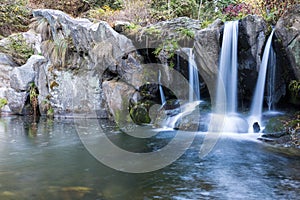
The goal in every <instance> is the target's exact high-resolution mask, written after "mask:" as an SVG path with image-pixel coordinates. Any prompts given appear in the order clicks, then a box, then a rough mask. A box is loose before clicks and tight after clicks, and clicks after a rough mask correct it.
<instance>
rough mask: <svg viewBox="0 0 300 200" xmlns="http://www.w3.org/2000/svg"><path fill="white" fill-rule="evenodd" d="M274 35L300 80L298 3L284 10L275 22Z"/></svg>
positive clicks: (299, 12)
mask: <svg viewBox="0 0 300 200" xmlns="http://www.w3.org/2000/svg"><path fill="white" fill-rule="evenodd" d="M275 35H276V37H277V38H278V40H279V43H281V45H282V49H281V51H282V50H284V51H285V52H283V55H286V56H287V58H288V62H289V63H286V64H287V65H288V67H290V69H291V71H292V72H293V74H294V76H295V78H296V79H297V80H300V5H299V4H298V5H296V6H295V7H294V8H292V9H291V10H289V11H288V12H286V13H285V14H284V15H283V16H282V17H281V18H280V19H279V20H278V22H277V24H276V27H275Z"/></svg>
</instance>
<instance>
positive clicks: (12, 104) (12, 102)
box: [5, 89, 27, 114]
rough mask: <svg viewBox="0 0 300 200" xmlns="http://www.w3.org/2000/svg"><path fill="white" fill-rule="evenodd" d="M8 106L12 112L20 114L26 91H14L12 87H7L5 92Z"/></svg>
mask: <svg viewBox="0 0 300 200" xmlns="http://www.w3.org/2000/svg"><path fill="white" fill-rule="evenodd" d="M5 96H6V98H7V101H8V106H9V108H10V110H11V111H12V112H13V113H14V114H22V110H23V108H24V105H25V101H26V97H27V93H26V92H16V91H15V90H13V89H8V90H7V91H6V94H5Z"/></svg>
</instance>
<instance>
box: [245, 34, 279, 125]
mask: <svg viewBox="0 0 300 200" xmlns="http://www.w3.org/2000/svg"><path fill="white" fill-rule="evenodd" d="M273 34H274V30H273V31H272V33H271V35H270V36H269V38H268V40H267V44H266V47H265V49H264V54H263V58H262V62H261V65H260V69H259V74H258V79H257V83H256V88H255V93H254V97H253V100H252V105H251V116H250V118H251V121H250V125H252V124H253V122H258V123H260V122H261V115H262V108H263V99H264V89H265V82H266V75H267V67H268V60H269V55H270V51H271V44H272V38H273Z"/></svg>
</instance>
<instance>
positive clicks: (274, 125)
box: [264, 118, 285, 133]
mask: <svg viewBox="0 0 300 200" xmlns="http://www.w3.org/2000/svg"><path fill="white" fill-rule="evenodd" d="M284 131H285V127H284V122H283V121H282V119H281V118H272V119H270V120H269V121H268V123H267V125H266V127H265V129H264V133H278V132H284Z"/></svg>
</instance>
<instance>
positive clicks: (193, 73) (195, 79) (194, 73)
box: [188, 48, 200, 102]
mask: <svg viewBox="0 0 300 200" xmlns="http://www.w3.org/2000/svg"><path fill="white" fill-rule="evenodd" d="M188 56H189V85H190V88H189V102H193V101H199V100H200V89H199V75H198V70H197V67H196V66H197V65H196V62H195V58H194V54H193V49H191V48H190V49H189V55H188ZM194 95H195V98H194Z"/></svg>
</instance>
